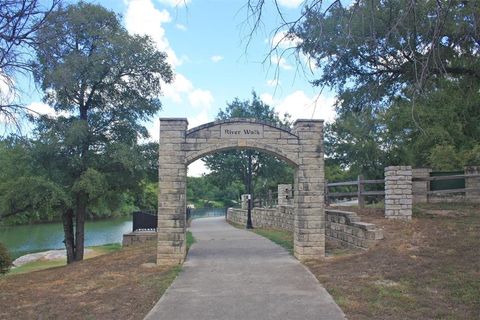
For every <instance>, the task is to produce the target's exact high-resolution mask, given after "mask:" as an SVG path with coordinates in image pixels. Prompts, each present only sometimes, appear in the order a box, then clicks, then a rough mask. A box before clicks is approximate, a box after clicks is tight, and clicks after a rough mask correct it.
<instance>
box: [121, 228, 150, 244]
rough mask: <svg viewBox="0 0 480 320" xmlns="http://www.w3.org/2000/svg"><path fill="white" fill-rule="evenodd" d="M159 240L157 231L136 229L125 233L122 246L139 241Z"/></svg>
mask: <svg viewBox="0 0 480 320" xmlns="http://www.w3.org/2000/svg"><path fill="white" fill-rule="evenodd" d="M154 240H157V232H156V231H134V232H130V233H127V234H124V235H123V240H122V246H123V247H128V246H131V245H134V244H137V243H145V242H146V241H154Z"/></svg>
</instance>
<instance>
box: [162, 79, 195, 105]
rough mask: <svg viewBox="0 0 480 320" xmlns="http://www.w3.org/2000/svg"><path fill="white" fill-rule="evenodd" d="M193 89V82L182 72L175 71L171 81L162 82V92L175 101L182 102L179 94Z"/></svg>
mask: <svg viewBox="0 0 480 320" xmlns="http://www.w3.org/2000/svg"><path fill="white" fill-rule="evenodd" d="M192 90H193V84H192V82H191V81H190V80H188V79H187V78H186V77H185V76H184V75H183V74H181V73H177V74H176V75H175V79H174V81H173V82H172V83H168V84H167V83H164V84H163V94H164V95H165V97H168V98H170V99H172V100H173V101H174V102H176V103H181V102H182V97H181V94H184V93H189V92H191V91H192Z"/></svg>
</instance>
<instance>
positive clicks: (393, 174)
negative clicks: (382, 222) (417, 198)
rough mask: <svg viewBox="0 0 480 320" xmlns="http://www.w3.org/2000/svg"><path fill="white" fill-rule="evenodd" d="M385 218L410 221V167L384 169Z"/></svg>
mask: <svg viewBox="0 0 480 320" xmlns="http://www.w3.org/2000/svg"><path fill="white" fill-rule="evenodd" d="M385 218H387V219H403V220H410V219H412V167H410V166H392V167H386V168H385Z"/></svg>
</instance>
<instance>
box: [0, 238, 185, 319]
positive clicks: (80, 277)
mask: <svg viewBox="0 0 480 320" xmlns="http://www.w3.org/2000/svg"><path fill="white" fill-rule="evenodd" d="M155 257H156V246H155V243H154V242H150V243H146V244H142V245H139V246H133V247H128V248H124V249H122V250H120V251H117V252H114V253H111V254H106V255H102V256H99V257H95V258H92V259H89V260H85V261H81V262H77V263H74V264H72V265H69V266H65V267H57V268H51V269H48V270H42V271H36V272H31V273H26V274H18V275H11V276H7V277H4V278H1V279H0V319H102V320H103V319H143V318H144V316H145V315H146V314H147V313H148V311H150V309H151V308H152V307H153V306H154V305H155V303H156V302H157V301H158V299H159V298H160V297H161V295H162V294H163V292H164V291H165V290H166V289H167V288H168V287H169V286H170V284H171V282H172V281H173V280H174V279H175V277H176V275H177V274H178V272H179V270H180V269H179V268H173V269H172V268H161V267H157V266H152V263H154V262H155ZM145 264H149V266H150V267H148V268H146V267H144V265H145ZM142 265H143V266H142Z"/></svg>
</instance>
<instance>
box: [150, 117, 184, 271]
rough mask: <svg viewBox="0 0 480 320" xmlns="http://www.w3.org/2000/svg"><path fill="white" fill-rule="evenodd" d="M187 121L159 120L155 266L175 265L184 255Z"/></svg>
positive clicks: (180, 261) (181, 260)
mask: <svg viewBox="0 0 480 320" xmlns="http://www.w3.org/2000/svg"><path fill="white" fill-rule="evenodd" d="M187 127H188V122H187V119H175V118H166V119H165V118H161V119H160V141H159V163H158V176H159V186H158V250H157V264H159V265H175V264H180V263H182V262H183V260H184V258H185V254H186V241H185V239H186V237H185V226H186V221H185V219H186V199H185V195H186V179H187V166H186V163H185V150H184V143H185V133H186V130H187Z"/></svg>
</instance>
